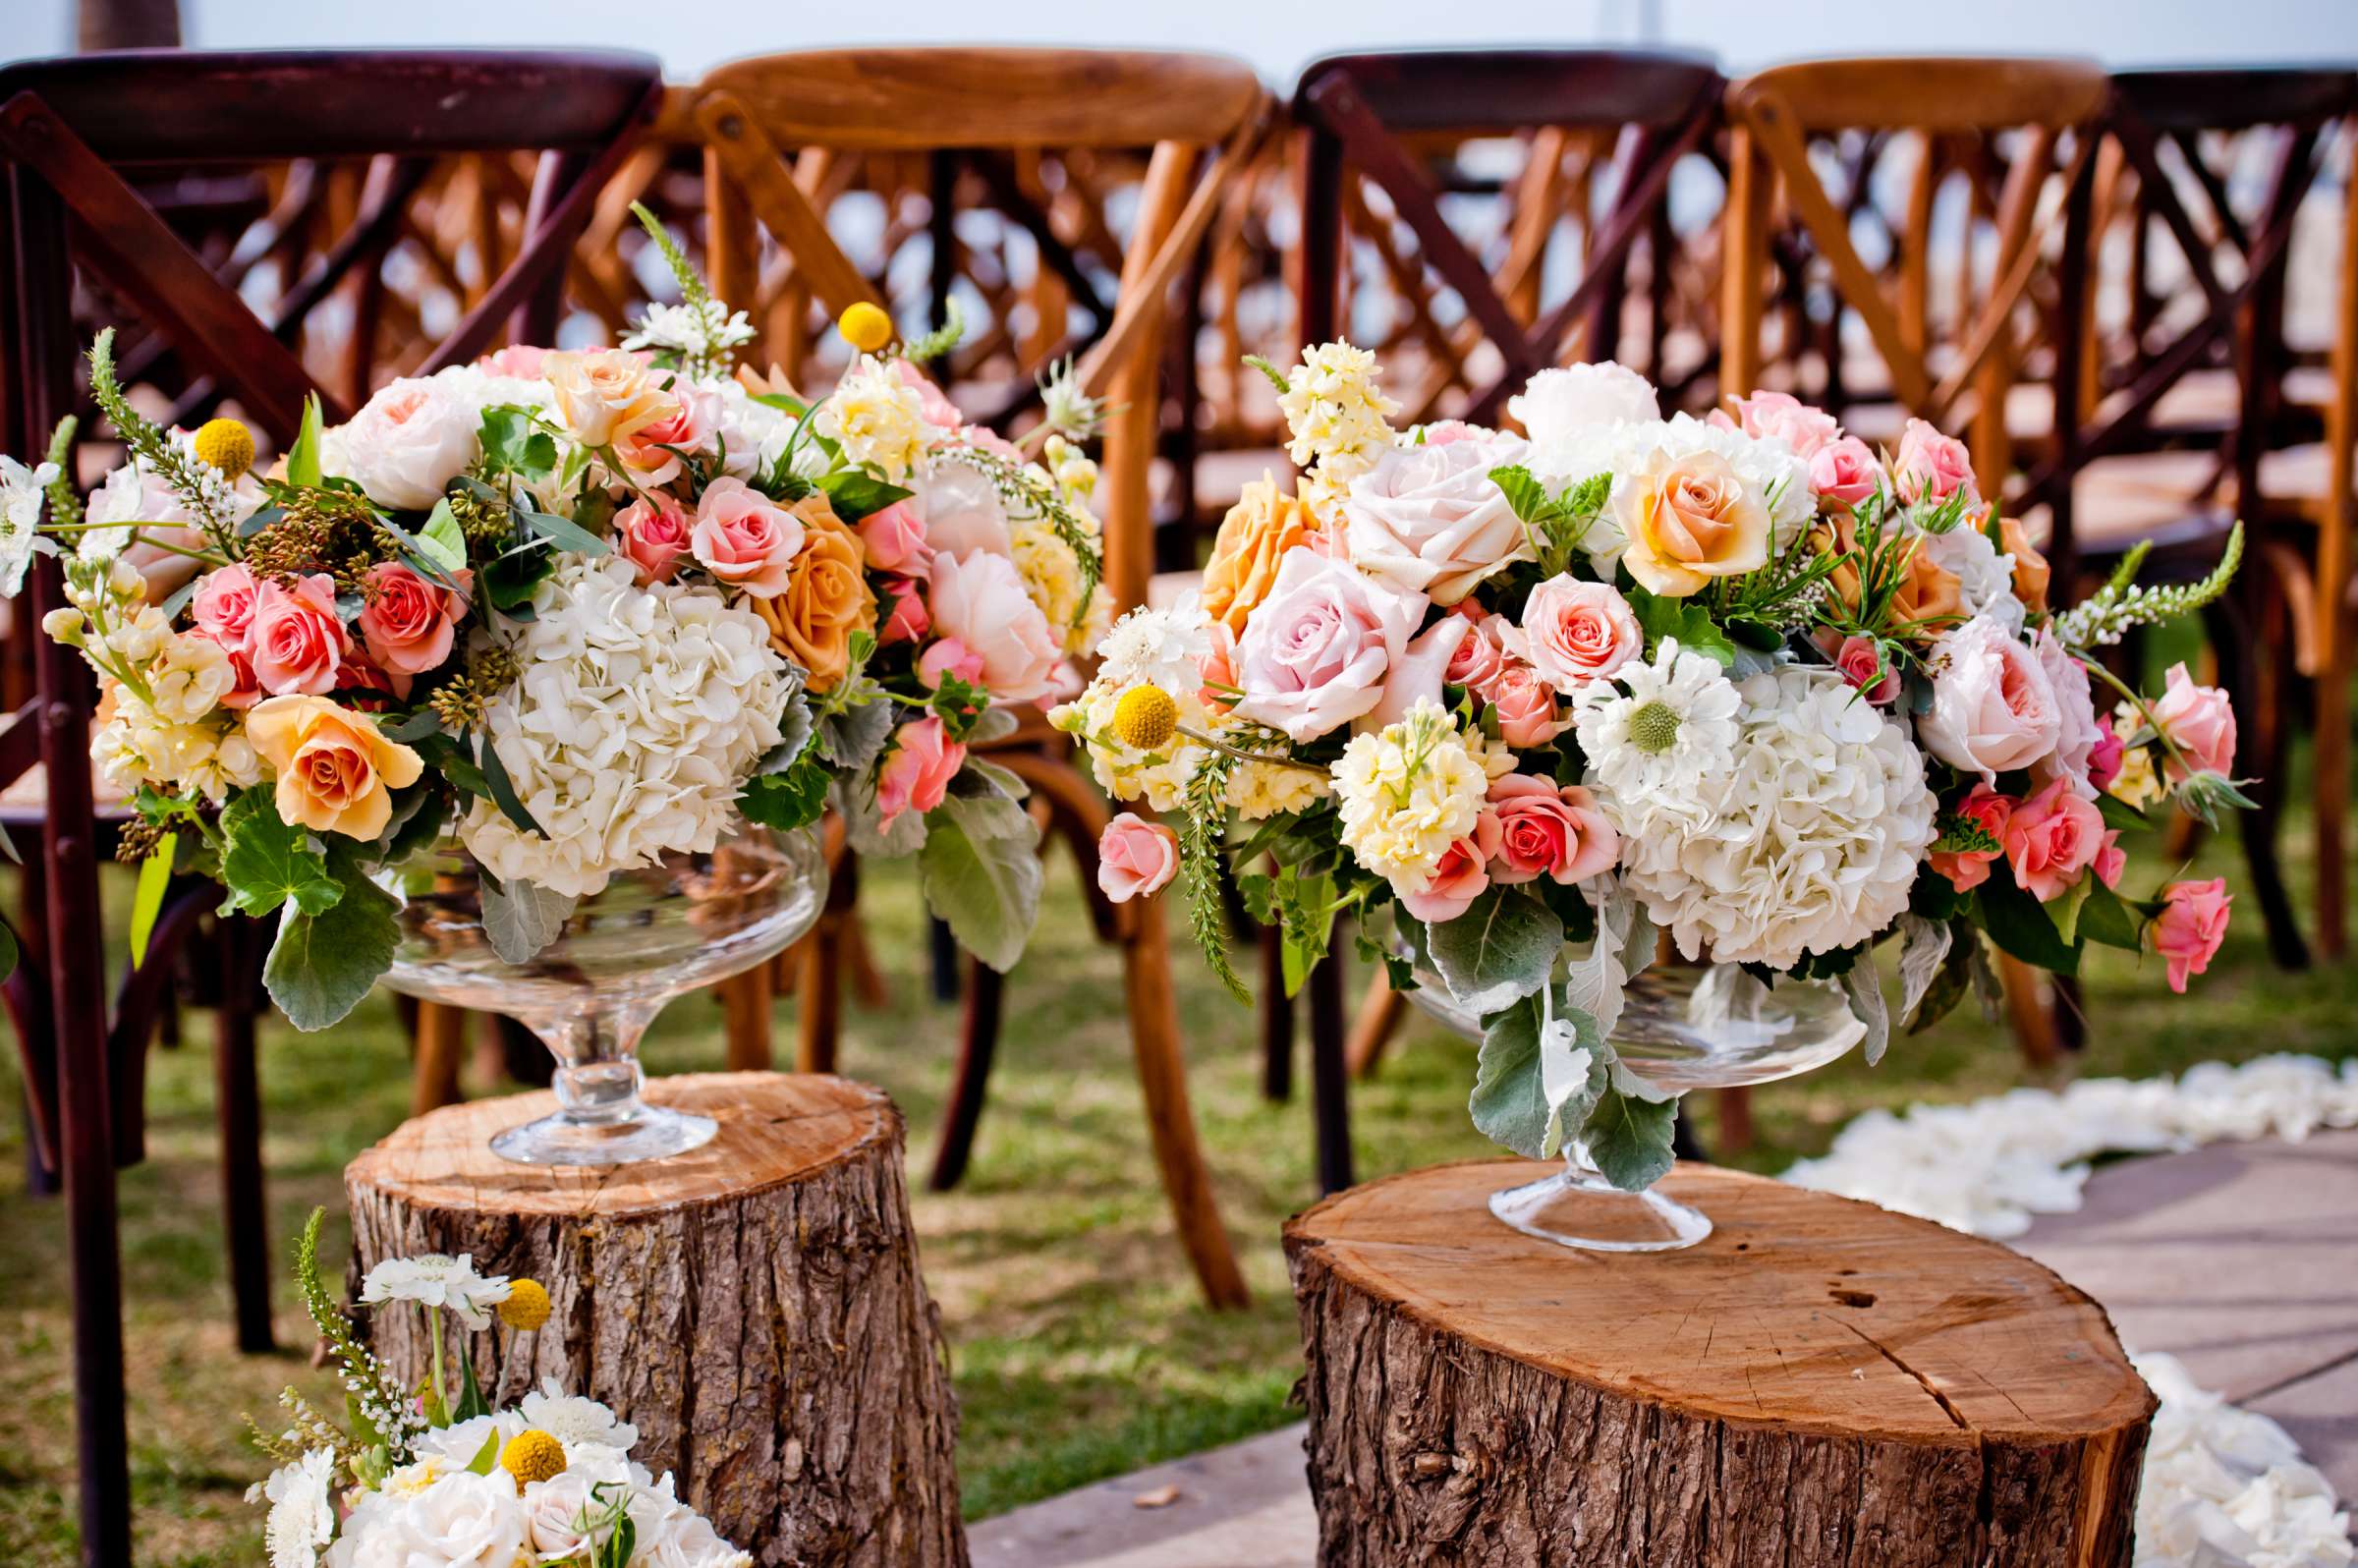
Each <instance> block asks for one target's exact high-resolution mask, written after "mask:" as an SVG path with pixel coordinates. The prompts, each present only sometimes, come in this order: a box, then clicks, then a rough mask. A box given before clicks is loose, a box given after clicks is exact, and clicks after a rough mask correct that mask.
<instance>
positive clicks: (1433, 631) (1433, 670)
mask: <svg viewBox="0 0 2358 1568" xmlns="http://www.w3.org/2000/svg"><path fill="white" fill-rule="evenodd" d="M1478 636H1479V634H1478V633H1477V632H1476V631H1475V630H1474V626H1473V623H1472V622H1470V621H1468V620H1467V619H1466V618H1465V617H1464V616H1462V615H1444V616H1442V617H1441V618H1440V619H1439V620H1438V621H1435V622H1434V623H1433V624H1432V626H1430V627H1428V628H1427V629H1426V630H1425V631H1424V633H1422V634H1421V635H1420V636H1418V637H1417V639H1416V640H1415V641H1414V642H1412V643H1410V644H1408V647H1407V649H1406V651H1404V652H1403V653H1402V654H1401V655H1400V658H1399V660H1398V661H1397V662H1396V663H1394V664H1393V665H1392V667H1391V669H1389V670H1388V671H1386V672H1385V674H1384V677H1383V695H1382V697H1381V698H1380V699H1379V700H1377V701H1376V703H1375V706H1374V707H1372V708H1370V709H1368V711H1367V712H1366V713H1364V714H1362V715H1361V716H1360V719H1359V724H1360V727H1361V728H1362V729H1378V728H1381V727H1382V726H1383V725H1386V724H1397V723H1399V722H1400V721H1401V720H1402V719H1404V718H1406V717H1408V715H1409V712H1410V710H1411V709H1413V708H1414V707H1415V706H1416V705H1417V703H1418V702H1420V701H1424V700H1432V701H1433V702H1435V703H1438V702H1439V701H1440V700H1441V683H1442V682H1443V681H1444V680H1446V679H1447V678H1448V673H1449V668H1450V666H1451V665H1453V664H1455V663H1456V662H1457V650H1458V648H1459V647H1460V646H1461V645H1462V644H1466V643H1470V642H1473V641H1474V640H1475V639H1476V638H1477V637H1478Z"/></svg>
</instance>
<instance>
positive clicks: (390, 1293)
mask: <svg viewBox="0 0 2358 1568" xmlns="http://www.w3.org/2000/svg"><path fill="white" fill-rule="evenodd" d="M507 1299H508V1276H507V1275H505V1274H487V1275H486V1274H478V1273H477V1272H476V1270H475V1258H474V1255H472V1254H469V1253H461V1254H460V1255H459V1256H458V1257H456V1258H453V1257H451V1256H450V1255H449V1254H447V1253H424V1254H421V1255H420V1256H419V1257H416V1258H388V1259H386V1260H384V1261H383V1262H381V1263H378V1264H377V1265H376V1266H375V1267H374V1268H371V1269H369V1270H368V1274H367V1277H366V1278H365V1279H363V1280H362V1281H361V1300H362V1301H363V1302H365V1303H366V1304H368V1305H369V1306H376V1305H379V1304H381V1303H384V1302H389V1301H414V1302H417V1303H418V1304H419V1305H420V1306H422V1307H446V1308H448V1309H449V1310H450V1311H452V1312H453V1313H456V1314H457V1315H458V1317H459V1321H461V1322H463V1323H465V1324H466V1325H467V1326H468V1327H470V1328H488V1327H489V1326H491V1309H492V1308H494V1307H496V1306H498V1305H499V1304H500V1303H501V1302H503V1301H506V1300H507ZM469 1457H470V1458H472V1457H473V1456H472V1455H470V1456H469Z"/></svg>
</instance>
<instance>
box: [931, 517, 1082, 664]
mask: <svg viewBox="0 0 2358 1568" xmlns="http://www.w3.org/2000/svg"><path fill="white" fill-rule="evenodd" d="M928 599H929V605H928V607H929V608H930V609H931V610H932V612H933V628H934V630H935V631H937V632H939V633H940V634H941V635H942V636H943V637H945V638H956V639H957V640H958V641H959V642H960V643H962V644H965V645H966V646H967V647H968V648H969V649H971V650H973V652H974V653H975V654H976V655H977V656H979V657H980V658H981V660H982V680H981V683H980V684H981V685H983V686H984V687H987V688H988V689H989V690H990V694H991V695H992V696H993V697H996V698H998V699H999V700H1002V701H1007V702H1033V701H1038V700H1039V699H1040V698H1042V697H1044V696H1046V695H1047V692H1048V690H1049V688H1050V686H1051V685H1052V684H1053V682H1054V680H1055V677H1056V664H1057V660H1058V659H1059V658H1060V657H1062V652H1061V647H1060V644H1058V642H1057V638H1056V634H1055V632H1054V631H1053V630H1051V629H1050V628H1049V626H1048V618H1047V617H1046V616H1045V615H1042V614H1041V613H1040V611H1039V605H1037V604H1034V603H1033V602H1032V595H1031V594H1030V593H1028V592H1026V591H1025V588H1024V579H1023V575H1022V574H1021V573H1019V572H1018V571H1017V570H1016V568H1015V563H1014V562H1013V561H1011V560H1009V559H1008V558H1007V557H1006V556H1003V555H993V554H991V553H990V552H989V551H987V550H969V551H968V552H967V553H966V554H965V555H962V556H950V555H936V556H935V557H934V558H933V581H932V589H931V592H930V593H929V594H928Z"/></svg>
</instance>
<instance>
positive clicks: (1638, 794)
mask: <svg viewBox="0 0 2358 1568" xmlns="http://www.w3.org/2000/svg"><path fill="white" fill-rule="evenodd" d="M1616 683H1618V687H1625V688H1627V693H1626V695H1624V693H1623V692H1622V691H1620V690H1619V689H1617V686H1616ZM1738 706H1739V701H1738V699H1737V696H1736V688H1735V686H1734V684H1733V683H1732V682H1730V681H1729V680H1728V678H1727V676H1726V674H1725V673H1724V672H1722V671H1721V670H1720V668H1719V665H1718V663H1717V662H1716V661H1715V660H1713V659H1711V658H1709V657H1707V656H1706V655H1704V654H1701V653H1689V652H1687V651H1685V650H1684V649H1682V648H1681V647H1680V646H1679V645H1678V640H1677V639H1676V638H1664V639H1662V644H1661V646H1660V647H1658V648H1656V650H1655V655H1654V662H1653V663H1651V664H1643V663H1638V662H1635V661H1633V662H1631V663H1628V664H1625V665H1623V666H1622V667H1621V668H1620V670H1619V671H1617V672H1616V673H1615V675H1614V678H1613V680H1612V681H1591V682H1590V683H1589V684H1588V685H1587V686H1586V687H1585V688H1583V689H1582V692H1581V695H1580V697H1579V698H1578V700H1576V701H1575V702H1574V704H1573V709H1572V723H1573V727H1574V730H1575V732H1576V733H1577V734H1578V735H1579V737H1580V750H1581V753H1582V755H1583V756H1587V757H1588V759H1589V768H1588V776H1587V779H1586V782H1587V783H1588V785H1589V787H1590V788H1592V789H1598V790H1602V791H1605V792H1608V793H1610V794H1612V795H1614V796H1616V797H1618V798H1620V799H1622V800H1625V801H1640V800H1645V801H1651V802H1654V803H1655V807H1654V809H1656V810H1659V811H1665V812H1672V813H1674V814H1681V815H1688V816H1693V815H1696V814H1699V812H1700V808H1699V807H1698V806H1697V805H1696V800H1697V786H1698V784H1699V782H1700V781H1701V780H1702V778H1703V777H1704V776H1705V775H1706V774H1709V773H1715V772H1720V771H1724V770H1725V768H1726V767H1727V765H1728V758H1729V756H1731V755H1732V753H1733V751H1734V748H1735V744H1736V737H1737V733H1738V732H1737V725H1736V710H1737V707H1738Z"/></svg>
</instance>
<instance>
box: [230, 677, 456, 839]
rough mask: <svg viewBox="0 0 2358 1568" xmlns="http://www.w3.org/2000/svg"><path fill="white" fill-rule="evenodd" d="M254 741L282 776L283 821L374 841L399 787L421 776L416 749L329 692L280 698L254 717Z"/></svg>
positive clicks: (250, 721)
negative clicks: (390, 736) (388, 734)
mask: <svg viewBox="0 0 2358 1568" xmlns="http://www.w3.org/2000/svg"><path fill="white" fill-rule="evenodd" d="M246 739H247V741H248V742H249V743H250V744H252V746H253V750H254V753H255V755H256V756H260V757H261V759H262V760H263V761H264V762H266V763H268V764H269V766H270V770H271V771H272V772H273V773H275V774H276V775H277V776H278V785H277V790H276V793H275V796H274V799H275V801H276V804H277V807H278V815H279V820H281V821H283V822H286V823H288V824H289V825H290V826H297V827H308V828H309V829H311V830H312V831H313V832H317V833H341V834H343V835H344V836H345V837H347V838H357V839H364V840H365V839H372V838H374V837H376V836H377V835H378V834H379V833H382V832H383V831H384V830H385V824H386V823H387V822H388V821H390V820H392V816H393V801H392V795H391V792H392V791H394V790H397V789H402V788H405V787H407V786H408V785H411V784H415V783H416V782H418V775H419V774H420V773H421V771H423V769H424V766H425V764H424V763H423V762H422V761H421V760H420V758H419V756H418V754H417V753H416V752H413V751H411V750H410V749H409V748H408V747H406V746H403V745H402V744H400V743H399V742H398V741H388V740H386V739H385V738H384V736H382V735H381V734H379V733H377V728H376V723H375V721H374V720H372V719H370V718H369V717H368V715H367V714H365V713H355V712H353V711H351V710H350V709H348V708H344V707H339V706H338V705H337V704H335V703H334V702H331V701H329V700H327V699H326V698H324V697H310V696H295V697H274V698H271V699H270V700H268V701H265V702H260V703H257V704H255V706H254V707H253V710H252V711H251V712H249V713H248V714H247V715H246Z"/></svg>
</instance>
